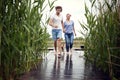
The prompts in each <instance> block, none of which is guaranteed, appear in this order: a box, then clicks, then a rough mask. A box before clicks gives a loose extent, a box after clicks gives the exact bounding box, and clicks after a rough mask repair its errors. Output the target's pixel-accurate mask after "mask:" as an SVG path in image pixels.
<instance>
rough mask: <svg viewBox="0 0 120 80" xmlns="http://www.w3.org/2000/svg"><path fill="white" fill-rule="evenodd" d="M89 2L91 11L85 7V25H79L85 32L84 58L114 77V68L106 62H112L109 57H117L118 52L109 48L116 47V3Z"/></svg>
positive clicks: (107, 1) (106, 1)
mask: <svg viewBox="0 0 120 80" xmlns="http://www.w3.org/2000/svg"><path fill="white" fill-rule="evenodd" d="M90 2H91V4H92V5H91V10H89V9H88V7H87V6H86V5H85V12H86V13H85V17H86V20H87V24H82V23H80V24H81V26H82V27H83V29H84V30H85V31H86V33H85V34H84V36H85V49H86V51H85V57H86V59H87V60H88V61H90V62H91V63H92V64H94V65H95V66H96V67H97V68H100V69H102V70H103V71H104V72H107V73H112V74H110V76H114V73H115V72H114V66H113V67H112V64H108V63H106V62H107V61H111V60H112V59H111V56H110V55H112V54H113V55H116V56H119V54H118V52H117V51H118V50H117V51H116V50H110V48H112V47H116V43H117V36H118V34H120V32H119V31H118V26H119V22H118V12H117V8H118V7H117V1H116V0H103V1H100V0H90ZM94 11H96V14H95V13H94ZM82 33H83V32H82ZM119 57H120V56H119ZM115 60H116V59H114V60H113V61H115ZM112 71H113V72H112Z"/></svg>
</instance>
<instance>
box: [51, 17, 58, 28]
mask: <svg viewBox="0 0 120 80" xmlns="http://www.w3.org/2000/svg"><path fill="white" fill-rule="evenodd" d="M49 25H50V26H52V27H55V28H57V27H58V26H57V25H54V22H53V19H51V18H50V20H49Z"/></svg>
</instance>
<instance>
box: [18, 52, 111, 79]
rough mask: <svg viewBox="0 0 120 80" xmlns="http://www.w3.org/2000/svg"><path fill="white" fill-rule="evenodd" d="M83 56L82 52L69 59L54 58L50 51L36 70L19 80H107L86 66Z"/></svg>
mask: <svg viewBox="0 0 120 80" xmlns="http://www.w3.org/2000/svg"><path fill="white" fill-rule="evenodd" d="M83 55H84V51H73V54H72V57H71V58H70V56H67V55H66V54H64V55H62V57H61V58H55V56H54V52H53V51H50V52H49V53H48V55H47V58H46V59H45V60H44V61H43V62H42V63H40V64H39V66H38V68H37V69H33V70H31V71H30V72H29V73H27V74H24V75H23V76H22V77H21V78H20V80H109V79H108V77H107V76H106V75H105V74H103V73H102V72H100V71H94V69H93V68H92V67H91V66H90V65H88V64H86V63H85V60H84V56H83Z"/></svg>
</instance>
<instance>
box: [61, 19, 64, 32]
mask: <svg viewBox="0 0 120 80" xmlns="http://www.w3.org/2000/svg"><path fill="white" fill-rule="evenodd" d="M61 24H62V30H63V32H65V28H64V23H63V20H62V21H61Z"/></svg>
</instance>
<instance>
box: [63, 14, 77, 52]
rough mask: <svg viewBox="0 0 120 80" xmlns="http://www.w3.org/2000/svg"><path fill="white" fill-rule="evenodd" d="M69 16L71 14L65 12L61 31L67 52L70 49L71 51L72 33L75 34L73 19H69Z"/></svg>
mask: <svg viewBox="0 0 120 80" xmlns="http://www.w3.org/2000/svg"><path fill="white" fill-rule="evenodd" d="M70 17H71V15H70V14H69V13H68V14H66V21H65V22H64V30H63V32H64V33H65V42H66V51H67V54H69V52H70V50H71V51H72V47H73V40H74V34H75V36H76V33H75V28H74V21H73V20H70Z"/></svg>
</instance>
